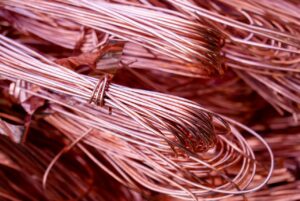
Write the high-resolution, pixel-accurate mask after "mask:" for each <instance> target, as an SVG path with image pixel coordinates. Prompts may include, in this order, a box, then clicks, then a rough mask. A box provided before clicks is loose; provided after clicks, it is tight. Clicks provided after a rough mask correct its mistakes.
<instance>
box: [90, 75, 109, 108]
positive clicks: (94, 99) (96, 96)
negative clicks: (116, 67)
mask: <svg viewBox="0 0 300 201" xmlns="http://www.w3.org/2000/svg"><path fill="white" fill-rule="evenodd" d="M109 83H110V76H109V75H104V76H103V77H101V78H100V79H99V81H98V83H97V85H96V86H95V88H94V90H93V92H92V96H91V98H90V100H89V103H95V104H96V105H99V106H100V107H103V106H104V98H105V92H106V90H107V89H108V86H109Z"/></svg>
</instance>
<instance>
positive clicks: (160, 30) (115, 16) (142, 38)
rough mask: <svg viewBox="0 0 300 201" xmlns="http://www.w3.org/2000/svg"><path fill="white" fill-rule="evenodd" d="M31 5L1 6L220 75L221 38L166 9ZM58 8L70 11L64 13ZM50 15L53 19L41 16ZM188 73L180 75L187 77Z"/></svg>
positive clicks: (80, 3) (198, 71) (57, 3)
mask: <svg viewBox="0 0 300 201" xmlns="http://www.w3.org/2000/svg"><path fill="white" fill-rule="evenodd" d="M35 3H36V1H33V2H30V1H26V2H21V1H16V2H14V1H3V2H2V3H1V4H2V6H3V7H4V8H6V9H8V10H11V11H16V12H17V13H19V14H21V15H25V16H28V15H29V16H30V17H31V18H32V17H33V16H32V14H33V13H37V14H36V15H35V16H34V17H33V18H35V19H37V20H40V21H46V22H48V23H51V22H52V23H54V22H53V21H55V19H56V18H62V19H66V20H68V21H67V23H68V22H69V21H71V22H70V23H72V22H75V23H77V24H79V25H84V26H87V27H91V28H94V29H96V30H98V31H101V32H105V33H108V34H111V35H112V36H115V37H118V38H120V39H124V40H126V41H132V42H134V43H137V44H140V45H142V46H144V47H146V48H148V49H149V50H151V51H154V52H159V53H161V54H163V55H167V56H168V57H171V58H174V59H177V60H178V59H180V60H181V61H180V60H179V61H180V63H181V64H183V62H188V63H190V64H189V65H188V67H189V66H191V67H190V68H191V69H190V71H191V72H193V73H194V74H195V73H196V74H200V75H201V74H203V75H204V76H209V75H212V74H216V73H218V72H222V68H221V66H220V58H219V57H220V53H219V51H220V46H221V38H222V36H221V35H220V33H219V32H218V31H216V30H215V29H212V28H210V27H208V26H205V25H203V24H201V23H198V22H193V21H190V20H187V19H185V18H184V16H183V15H181V14H180V13H176V12H171V11H170V10H167V9H166V10H163V9H158V10H156V9H155V7H153V8H152V9H145V8H143V7H142V6H136V7H134V10H133V9H132V7H131V6H127V5H120V4H113V3H107V2H104V1H97V3H94V2H93V1H72V0H70V1H51V2H49V1H40V2H39V3H38V4H37V5H38V6H35V5H36V4H35ZM61 8H64V9H68V10H69V11H70V12H64V11H62V10H61ZM29 13H31V14H29ZM76 13H81V15H78V14H76ZM50 14H51V16H52V17H55V18H54V19H51V18H49V17H47V16H45V15H50ZM41 16H45V17H44V18H43V17H41ZM21 19H22V18H21ZM100 19H102V20H100ZM49 20H51V21H50V22H49ZM56 21H57V20H56ZM15 23H16V26H18V25H19V24H20V25H21V26H22V21H21V22H18V21H17V20H15ZM24 23H25V25H27V24H26V22H24ZM40 25H41V26H42V24H40ZM29 26H30V23H29ZM25 27H27V26H25ZM28 28H29V27H27V28H25V29H26V30H27V31H29V32H33V33H35V31H34V29H33V30H30V28H29V29H28ZM39 34H40V33H39ZM45 37H46V36H45V35H44V38H45ZM184 71H188V70H187V69H185V70H184ZM172 72H177V73H180V71H172ZM191 72H182V73H184V74H188V73H189V74H190V75H191Z"/></svg>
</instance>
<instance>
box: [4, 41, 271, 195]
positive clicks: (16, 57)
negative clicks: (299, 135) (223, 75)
mask: <svg viewBox="0 0 300 201" xmlns="http://www.w3.org/2000/svg"><path fill="white" fill-rule="evenodd" d="M1 47H3V48H1V54H0V55H1V58H2V60H1V63H2V64H1V68H0V71H1V76H5V77H6V78H8V79H10V80H12V81H15V80H16V79H22V80H26V81H27V82H29V83H32V84H36V85H39V86H41V87H42V89H41V91H39V92H32V91H30V90H26V89H23V90H26V93H30V94H33V95H37V96H39V97H41V98H45V99H47V100H50V101H51V102H53V103H57V104H59V105H61V106H64V107H67V108H68V110H72V113H70V112H67V111H65V110H63V109H62V108H61V107H59V106H56V105H55V104H54V105H53V106H51V108H52V109H53V110H54V111H56V112H58V113H61V114H62V115H66V117H68V118H71V119H74V120H79V121H80V122H82V123H84V124H86V125H87V126H92V127H94V128H95V129H99V130H100V131H101V132H104V133H106V132H107V133H108V137H109V138H108V139H106V140H104V139H103V140H96V139H97V138H96V139H94V140H91V141H89V142H90V143H93V144H92V145H93V146H96V147H97V148H98V149H99V148H101V147H102V151H105V152H108V151H109V147H111V146H112V145H102V143H105V142H106V141H107V140H109V139H110V138H111V139H114V141H113V143H115V142H117V141H116V140H117V139H119V140H120V143H121V144H120V145H119V146H125V145H127V146H128V147H127V146H126V148H125V147H124V148H117V149H116V148H113V147H112V148H111V154H113V153H114V152H116V151H117V150H118V151H117V153H118V154H113V155H111V154H110V155H109V157H108V156H107V157H108V158H107V157H106V159H107V160H108V161H109V162H110V163H111V164H112V166H114V167H116V170H117V172H119V174H121V175H126V174H127V176H125V177H124V176H122V177H124V178H123V179H122V178H120V177H118V176H116V174H115V173H112V171H111V170H108V169H107V168H106V167H105V166H103V164H102V165H100V167H102V169H104V171H106V172H107V173H109V174H110V175H111V176H113V177H114V178H115V179H117V180H118V181H120V182H122V183H125V184H126V183H129V184H131V185H133V186H134V183H135V182H138V183H139V185H142V186H144V187H146V188H148V189H151V190H154V191H158V192H161V193H165V194H169V195H172V196H173V197H179V198H183V199H188V200H195V199H196V197H199V196H205V197H207V200H216V199H221V198H224V197H227V196H230V195H234V194H242V193H246V192H252V191H255V190H257V189H259V188H261V187H262V186H263V185H264V184H265V183H266V182H267V181H268V180H269V178H270V175H271V172H272V170H273V155H272V152H271V150H270V149H269V147H268V145H267V144H266V143H265V142H264V140H263V139H262V138H261V137H260V136H259V135H258V134H256V133H255V132H254V131H252V130H250V129H249V128H247V127H245V126H243V125H241V124H239V123H237V122H235V121H233V120H231V119H227V121H229V122H231V123H232V124H235V125H237V126H238V127H241V128H242V129H245V130H246V131H248V132H250V133H251V134H253V135H254V136H255V137H256V138H257V139H258V140H259V141H261V142H262V143H263V144H264V146H266V148H267V150H268V152H269V154H270V160H271V163H270V169H269V170H268V171H267V172H268V173H267V177H266V178H265V179H263V180H262V182H261V183H260V184H257V186H255V187H252V188H250V189H247V187H248V186H249V184H250V183H251V181H252V179H253V177H254V175H255V174H256V169H257V167H256V166H257V163H256V159H255V155H254V153H253V151H252V149H251V147H250V146H249V145H248V144H247V142H246V141H245V139H244V138H243V137H242V136H241V134H240V133H239V132H238V130H237V129H235V128H234V127H232V126H230V128H231V129H228V128H227V129H225V130H226V131H221V133H223V135H224V136H223V135H214V139H212V142H213V144H210V143H211V142H209V140H210V139H209V138H207V137H208V136H206V137H205V138H202V137H200V136H199V137H197V135H195V134H196V133H195V132H199V131H201V132H203V131H205V130H203V129H207V128H209V127H207V126H210V127H211V126H212V124H213V125H215V129H216V127H217V125H219V126H221V125H222V124H224V125H225V128H226V125H228V124H227V123H226V122H225V121H224V120H223V119H222V118H220V117H218V116H217V115H214V114H212V113H211V112H210V111H206V110H205V109H204V108H202V107H201V106H199V105H197V104H195V103H194V102H191V101H187V100H185V99H181V98H178V97H175V96H171V95H163V94H159V93H155V92H147V91H143V90H136V89H129V88H128V89H127V88H125V87H121V86H118V85H115V84H110V85H109V87H108V89H107V91H106V93H105V94H106V97H109V98H110V99H111V100H110V99H108V98H105V104H106V105H109V106H110V107H112V108H113V112H112V113H111V114H107V113H106V112H105V110H103V109H100V108H95V107H92V108H89V106H87V105H85V104H84V103H85V102H86V101H88V99H89V96H90V94H94V93H93V90H94V89H95V88H96V89H97V88H99V87H97V83H98V82H99V81H96V80H95V79H93V78H90V77H87V76H83V75H79V74H77V73H75V72H72V71H70V70H69V69H65V68H63V67H61V66H58V65H56V64H54V63H53V62H51V61H49V60H47V59H46V58H44V57H42V56H41V55H39V54H37V53H35V52H33V51H32V50H30V49H28V48H25V47H24V46H22V45H20V44H17V43H15V42H13V41H11V40H10V39H8V38H6V37H4V36H1ZM15 47H18V49H16V48H15ZM7 49H9V52H7V51H5V50H7ZM2 52H3V53H2ZM9 53H10V54H9ZM30 55H33V56H34V57H35V58H39V59H35V58H33V57H32V56H30ZM21 58H24V59H21ZM25 58H26V62H24V61H25ZM15 61H18V62H15ZM29 61H31V62H29ZM12 64H13V65H12ZM38 66H45V67H44V68H43V69H40V68H39V67H38ZM46 66H47V67H46ZM52 72H55V74H53V73H52ZM60 72H61V73H62V72H63V73H64V75H63V76H62V74H60ZM16 75H18V76H16ZM32 76H34V79H32ZM48 76H49V77H50V78H51V80H52V81H50V79H49V78H48ZM53 80H54V81H55V82H53ZM87 81H89V82H87ZM45 83H47V85H46V84H45ZM51 83H52V85H51ZM58 83H59V85H58ZM85 83H86V84H85ZM88 83H94V84H92V85H94V86H93V87H89V88H87V86H91V85H88ZM100 84H101V83H100ZM71 85H75V88H74V86H73V87H71ZM58 86H59V87H58ZM95 86H96V87H95ZM118 87H121V89H123V90H124V91H118V90H117V89H118ZM43 88H45V89H48V90H51V91H52V93H53V92H56V93H57V94H52V93H49V92H48V91H47V90H45V91H43ZM84 89H88V90H84ZM74 90H76V91H74ZM98 91H101V90H98ZM86 92H89V93H86ZM114 93H115V94H114ZM118 93H119V94H120V95H122V96H120V95H118ZM60 94H64V95H70V96H72V99H73V100H74V101H75V102H72V101H71V99H70V98H68V101H66V99H65V98H63V97H62V96H61V95H60ZM85 94H87V95H85ZM88 94H89V95H88ZM129 97H131V98H133V97H135V98H137V99H139V101H140V102H144V101H146V100H147V101H146V102H145V103H147V104H145V105H143V107H144V108H147V109H148V110H149V109H151V108H152V109H151V110H149V112H150V111H151V112H152V114H151V113H149V112H146V110H145V109H143V111H144V112H145V113H141V114H143V116H144V115H145V114H147V115H151V116H149V117H155V116H154V115H159V116H161V115H162V114H161V113H160V112H158V111H159V110H162V111H164V112H165V113H166V112H170V111H168V110H166V109H164V108H163V107H162V106H164V107H166V106H167V105H166V104H168V105H171V106H172V107H173V106H176V109H177V112H178V113H174V112H173V113H170V114H172V115H175V116H176V119H174V118H171V116H170V115H167V116H165V115H163V116H161V117H164V119H166V118H168V119H169V120H168V121H170V120H172V121H173V122H174V123H176V124H177V125H178V126H180V124H182V123H180V121H179V120H181V121H183V122H184V125H185V126H184V127H185V128H186V129H187V128H188V127H187V126H192V124H189V122H194V123H195V124H198V125H199V124H200V125H199V126H201V127H197V126H196V127H194V128H193V127H190V128H189V129H188V130H187V131H188V133H186V134H185V135H187V139H184V138H181V137H179V136H180V135H178V139H179V140H187V141H186V142H184V141H179V142H181V143H182V144H180V143H179V144H178V143H177V142H176V141H172V138H173V137H172V138H170V139H171V141H170V140H168V138H164V137H162V138H161V139H157V137H158V136H159V135H157V134H156V133H157V132H158V130H154V129H153V125H156V126H157V124H158V123H159V122H161V126H157V128H160V129H161V128H172V127H171V125H172V124H169V126H168V127H164V126H163V125H166V124H167V123H168V121H166V120H165V121H161V120H159V119H158V118H157V117H159V116H156V117H155V119H152V118H149V120H148V121H149V123H151V124H149V123H148V124H146V126H145V123H141V122H140V121H139V119H140V117H141V116H132V115H129V114H133V113H129V112H131V111H132V112H133V110H128V108H129V107H124V106H125V105H123V104H118V105H116V103H119V101H122V100H123V101H125V100H131V99H128V98H129ZM147 97H151V100H152V101H155V104H156V106H155V107H154V105H153V104H152V101H150V99H149V98H147ZM116 98H119V101H118V99H116ZM83 100H85V101H83ZM133 100H134V99H133ZM133 100H132V101H133ZM113 101H114V102H113ZM76 102H77V103H76ZM80 103H81V104H80ZM124 103H127V104H129V106H131V107H133V106H134V104H130V102H128V101H126V102H124ZM132 103H135V104H137V102H135V101H133V102H132ZM75 106H76V107H75ZM158 106H160V107H159V110H155V108H156V107H158ZM119 107H121V108H122V109H123V110H122V109H121V108H119ZM172 107H171V108H170V109H172ZM139 108H140V107H139V106H138V105H136V106H135V110H136V111H138V112H140V111H141V110H139ZM124 111H125V113H124ZM195 111H206V112H204V113H202V112H201V114H203V115H202V116H199V114H196V113H195ZM105 113H106V114H105ZM135 114H137V113H135ZM182 115H188V116H187V117H188V119H186V117H185V116H182ZM101 116H102V117H101ZM104 116H105V118H103V117H104ZM128 117H130V118H128ZM203 117H204V118H206V119H203ZM54 119H56V120H58V119H60V117H58V116H57V117H55V118H54ZM154 120H156V121H154ZM157 120H159V121H157ZM203 120H205V121H207V122H209V123H210V124H207V123H205V124H202V123H201V121H203ZM109 121H111V122H110V123H109ZM137 121H138V124H136V122H137ZM61 122H63V119H61V120H59V121H58V123H61ZM66 125H67V122H65V123H62V126H66ZM74 125H76V126H78V125H79V123H75V124H74ZM120 125H122V126H123V129H121V130H120ZM182 125H183V124H182ZM116 126H117V127H116ZM150 126H151V127H150ZM126 127H127V128H126ZM173 127H174V126H173ZM205 127H206V128H205ZM223 127H224V126H223ZM124 128H126V129H127V131H125V132H124ZM139 128H143V129H139ZM149 128H150V129H149ZM212 128H213V127H212ZM128 129H130V130H128ZM195 129H196V130H195ZM197 129H200V130H199V131H198V130H197ZM66 130H68V132H71V131H76V129H75V128H73V129H70V128H68V129H66ZM85 130H86V129H85ZM136 130H138V131H139V132H136ZM213 130H214V129H213ZM229 130H231V131H232V132H230V133H228V132H229ZM120 131H121V133H120ZM149 131H150V132H149ZM175 131H176V130H174V129H172V130H169V131H167V132H166V131H164V130H161V131H160V133H163V134H165V135H167V136H169V135H170V134H172V135H174V133H175ZM179 131H180V130H179ZM181 132H182V131H181ZM191 132H194V133H195V134H192V133H191ZM201 132H200V133H201ZM214 132H216V131H214ZM78 133H81V132H75V133H73V134H72V135H75V134H78ZM143 133H145V134H143ZM177 133H178V132H177ZM200 133H199V134H200ZM226 133H228V134H227V135H229V136H228V137H226ZM124 134H125V135H124ZM153 134H155V135H153ZM178 134H180V133H178ZM182 134H184V133H182ZM203 134H204V133H203ZM203 134H201V135H202V136H203ZM89 136H97V137H104V136H105V135H104V134H102V133H101V134H99V135H95V134H94V135H87V138H88V137H89ZM112 136H114V138H112ZM138 136H142V138H140V137H138ZM154 136H155V138H156V139H155V138H154ZM115 137H117V138H115ZM149 137H150V138H149ZM134 138H136V139H134ZM78 139H79V138H78ZM85 139H86V138H84V139H83V140H85ZM137 139H138V140H139V141H140V140H143V141H144V142H143V141H140V142H139V141H137ZM148 139H151V140H148ZM165 140H166V141H165ZM194 140H196V141H194ZM109 141H111V140H109ZM164 141H165V142H164ZM201 141H202V142H201ZM166 142H168V143H171V142H172V144H171V145H173V151H174V149H175V155H174V152H173V151H172V149H170V147H169V146H166V145H168V144H167V143H166ZM205 143H208V144H205ZM122 144H123V145H122ZM151 144H153V145H155V146H153V145H151ZM149 145H150V146H149ZM174 145H175V146H174ZM140 146H141V147H140ZM103 147H105V149H104V150H103ZM225 147H226V148H225ZM179 149H182V150H184V152H179ZM208 149H210V150H211V151H208V152H204V151H207V150H208ZM121 150H122V152H121ZM220 150H222V151H221V152H220ZM85 153H86V152H85ZM124 154H125V155H124ZM127 154H129V156H126V155H127ZM178 154H179V155H178ZM186 154H187V156H189V157H186ZM178 156H180V157H179V158H178ZM112 157H116V158H114V159H112ZM127 157H129V158H133V159H134V160H133V161H131V160H129V159H127ZM124 159H125V160H124ZM137 160H138V161H140V162H137ZM112 161H118V162H117V163H115V162H112ZM145 161H147V162H146V163H145V165H146V166H144V165H143V164H144V162H145ZM171 161H173V162H171ZM166 163H167V164H168V165H166ZM98 164H99V163H98ZM176 164H177V165H176ZM179 164H180V165H179ZM50 167H51V166H50ZM149 167H151V168H149ZM237 167H239V168H240V169H239V170H238V171H237V172H236V173H234V172H235V171H233V172H232V174H234V176H233V177H232V178H230V177H229V176H227V173H226V171H229V170H230V169H231V168H232V170H234V169H236V168H237ZM137 170H140V171H138V172H137ZM120 171H121V172H120ZM174 171H179V172H177V173H175V174H174ZM186 171H188V172H186ZM230 172H231V171H230ZM180 175H184V176H180ZM193 175H195V176H193ZM128 176H130V177H132V178H131V179H129V177H128ZM145 177H146V178H149V179H150V180H152V181H153V182H149V181H150V180H149V179H147V180H145V179H143V180H142V178H145ZM171 178H173V179H171ZM199 178H202V181H201V182H200V181H198V180H199ZM124 179H125V181H124ZM157 182H158V183H159V184H160V185H159V186H157V185H158V184H156V183H157ZM166 182H167V183H166ZM207 182H208V183H207ZM211 182H212V183H215V184H214V185H217V187H211V185H212V184H210V183H211ZM216 182H217V183H216ZM206 183H207V184H206ZM166 184H168V185H171V186H169V187H168V185H167V186H166ZM209 192H212V193H209ZM211 196H212V197H211Z"/></svg>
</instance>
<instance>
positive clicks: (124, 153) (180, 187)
mask: <svg viewBox="0 0 300 201" xmlns="http://www.w3.org/2000/svg"><path fill="white" fill-rule="evenodd" d="M51 109H53V110H54V111H56V112H57V113H55V114H53V115H51V116H48V117H47V118H46V120H47V121H48V122H49V123H51V124H52V125H53V126H55V127H56V128H58V129H59V130H61V132H63V133H65V135H67V136H69V137H70V138H73V139H74V141H76V142H77V143H78V142H79V141H78V140H77V139H81V140H82V142H84V143H85V144H89V145H91V146H93V147H95V148H97V149H98V150H99V152H100V153H101V155H102V156H103V157H104V158H105V159H106V160H107V162H109V164H110V165H111V167H112V168H109V169H108V168H106V167H103V164H102V167H103V169H106V171H107V172H108V173H109V174H110V175H111V176H113V177H114V178H115V179H117V180H118V181H120V182H122V183H123V184H127V185H128V186H130V187H134V188H138V187H140V186H142V187H144V188H147V189H150V190H152V191H156V192H160V193H164V194H168V195H171V196H173V197H177V198H181V199H184V200H196V198H197V197H202V198H206V200H217V199H222V198H225V197H228V196H230V195H234V194H241V193H243V192H252V191H255V190H257V189H258V188H259V187H260V186H261V185H263V184H264V183H265V181H262V180H261V181H262V182H261V183H259V184H258V183H256V185H251V187H249V189H248V188H247V187H248V186H249V184H250V183H251V181H252V180H253V177H254V175H256V176H257V172H256V170H257V165H258V164H257V163H258V161H256V160H255V158H256V157H255V155H254V153H253V152H252V149H251V147H250V146H249V145H248V144H247V142H246V141H245V139H244V138H243V137H242V136H241V135H240V133H239V132H238V131H237V130H236V129H234V128H232V129H233V132H232V133H231V134H229V135H226V136H218V142H217V144H216V146H215V147H214V148H213V149H211V150H209V151H208V152H206V153H199V154H197V155H195V156H193V155H191V156H189V157H186V156H184V155H179V156H178V155H174V153H163V152H160V151H156V150H154V149H149V148H147V147H144V146H141V145H137V144H132V143H130V142H129V143H126V142H124V141H123V140H122V139H116V138H114V137H113V135H112V134H111V133H107V132H101V130H95V129H94V130H93V131H91V133H90V134H89V135H85V137H82V134H84V133H85V132H84V131H86V130H88V129H89V126H92V127H94V128H99V127H97V126H95V124H94V123H93V121H88V120H86V119H85V117H79V114H76V115H74V114H72V113H68V112H67V111H63V110H62V108H60V107H57V106H55V105H53V106H52V107H51ZM71 119H72V120H71ZM80 122H84V123H80ZM258 139H259V138H258ZM259 140H261V139H259ZM52 165H53V163H52ZM271 166H272V164H271ZM51 167H52V166H50V168H51ZM47 173H48V172H47ZM136 185H138V186H136Z"/></svg>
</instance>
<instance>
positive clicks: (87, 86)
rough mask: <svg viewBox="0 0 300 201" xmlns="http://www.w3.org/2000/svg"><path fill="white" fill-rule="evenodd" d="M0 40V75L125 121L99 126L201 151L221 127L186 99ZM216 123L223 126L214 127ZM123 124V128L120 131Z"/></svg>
mask: <svg viewBox="0 0 300 201" xmlns="http://www.w3.org/2000/svg"><path fill="white" fill-rule="evenodd" d="M0 44H1V45H0V49H1V50H0V58H1V61H0V67H1V68H0V72H1V76H5V77H6V78H8V79H12V80H13V81H16V80H18V79H20V80H23V81H26V82H29V83H32V84H35V85H38V86H41V87H43V88H46V89H49V90H52V91H54V92H56V93H61V94H64V95H68V96H72V97H74V98H75V100H76V101H79V102H81V103H87V102H94V103H95V104H96V105H99V104H100V105H101V106H103V105H104V103H105V106H106V109H102V113H103V115H104V116H105V115H106V116H109V114H108V113H110V112H109V111H113V113H114V114H116V115H118V116H119V118H120V119H128V123H127V124H128V125H126V126H123V125H122V124H121V125H120V126H121V128H122V127H123V129H121V128H120V127H119V126H117V127H116V125H114V124H116V123H115V122H118V120H114V119H111V118H109V117H106V118H103V125H105V126H106V127H108V128H109V127H111V128H113V129H117V130H118V129H121V132H122V133H125V134H126V132H128V128H130V129H131V130H135V131H137V130H136V129H137V128H144V129H145V131H146V133H147V135H146V136H144V138H142V136H140V134H136V135H132V137H133V138H136V140H137V141H146V142H148V143H150V144H152V146H155V144H156V143H158V144H163V145H164V146H162V147H163V149H167V150H168V148H169V146H168V145H167V143H169V144H170V145H171V146H173V145H176V146H178V145H180V146H182V147H185V146H187V147H189V148H188V149H190V150H194V149H195V150H198V149H201V150H203V151H205V150H207V149H209V148H210V147H211V146H213V145H214V141H215V137H216V134H217V133H218V132H219V134H221V133H226V132H227V131H226V130H227V128H226V127H227V125H226V123H224V122H223V120H218V119H219V118H218V117H217V116H214V115H212V114H210V113H209V112H206V111H205V110H204V109H202V108H201V107H200V106H198V105H197V104H195V103H194V102H192V101H188V100H186V99H182V98H178V97H175V96H171V95H165V94H161V93H156V92H150V91H144V90H137V89H131V88H127V87H123V86H120V85H116V84H112V83H111V84H110V83H109V81H108V80H107V78H104V79H96V78H92V77H88V76H84V75H80V74H77V73H75V72H73V71H71V70H69V69H67V68H64V67H62V66H59V65H57V64H55V63H53V62H51V61H49V60H48V59H46V58H45V57H43V56H41V55H39V54H38V53H36V52H33V51H32V50H30V49H28V48H26V47H24V46H22V45H20V44H18V43H16V42H14V41H12V40H10V39H8V38H6V37H4V36H0ZM37 58H38V59H37ZM107 109H108V110H109V111H108V110H107ZM106 119H108V120H110V121H111V122H110V123H109V122H107V121H106ZM112 123H113V124H112ZM222 124H224V126H222ZM133 125H135V126H133ZM220 126H221V127H223V128H225V129H223V131H222V129H221V130H220V129H218V127H220ZM124 127H125V128H127V129H125V130H124ZM224 130H225V131H224ZM126 135H127V134H126ZM147 136H148V137H147ZM150 136H151V137H150ZM149 137H150V139H151V140H150V139H149Z"/></svg>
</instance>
